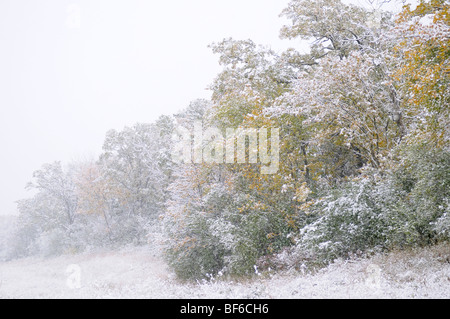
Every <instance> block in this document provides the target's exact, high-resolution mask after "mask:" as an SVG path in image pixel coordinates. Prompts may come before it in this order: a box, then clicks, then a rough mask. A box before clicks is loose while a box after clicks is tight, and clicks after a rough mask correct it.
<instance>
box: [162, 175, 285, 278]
mask: <svg viewBox="0 0 450 319" xmlns="http://www.w3.org/2000/svg"><path fill="white" fill-rule="evenodd" d="M196 169H198V170H199V169H200V168H196ZM203 169H204V168H203ZM188 173H189V169H186V168H185V170H184V172H181V176H179V178H177V180H176V182H175V184H174V185H173V187H172V190H173V193H172V195H173V199H172V200H171V201H170V204H169V209H168V212H167V213H166V214H165V215H164V218H163V222H164V225H165V230H166V234H167V246H166V256H167V260H168V262H169V265H170V266H171V267H172V268H173V269H174V271H175V272H176V274H177V275H178V277H179V278H182V279H202V278H207V277H208V276H211V275H212V276H215V275H217V274H218V273H222V274H224V275H248V274H252V273H254V266H255V265H256V264H257V261H258V259H259V258H260V257H261V256H264V255H267V254H271V253H274V252H277V251H278V250H279V249H280V248H281V247H283V246H285V245H287V244H290V243H291V242H290V241H289V239H287V229H288V227H287V221H286V220H285V218H284V216H283V215H282V214H281V213H279V212H277V211H275V210H273V209H271V208H270V207H260V206H259V205H258V201H257V200H256V199H255V198H253V197H252V196H250V195H248V194H243V193H240V192H237V191H236V189H234V188H233V187H230V186H229V184H228V183H227V182H226V179H227V177H226V176H227V174H228V173H229V172H226V171H225V169H224V168H218V167H216V168H214V169H213V170H212V171H209V172H208V175H207V176H208V177H207V181H208V182H209V183H208V182H206V183H205V182H204V180H200V184H199V185H195V180H193V179H192V178H186V177H189V176H187V175H186V174H188ZM198 174H201V173H200V171H196V172H195V175H198ZM217 176H220V178H217ZM195 178H197V177H195ZM216 178H217V179H216ZM193 183H194V184H193Z"/></svg>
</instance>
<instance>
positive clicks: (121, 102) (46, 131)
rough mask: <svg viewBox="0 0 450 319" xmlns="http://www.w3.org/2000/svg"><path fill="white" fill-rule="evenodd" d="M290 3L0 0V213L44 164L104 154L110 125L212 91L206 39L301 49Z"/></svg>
mask: <svg viewBox="0 0 450 319" xmlns="http://www.w3.org/2000/svg"><path fill="white" fill-rule="evenodd" d="M288 2H289V0H189V1H187V0H171V1H155V0H127V1H125V0H78V1H77V0H72V1H67V0H39V1H37V0H20V1H18V0H1V1H0V150H1V157H0V178H1V179H0V215H1V214H9V213H14V211H15V204H14V202H15V201H16V200H18V199H21V198H24V197H27V193H26V192H25V190H24V186H25V185H26V183H27V182H28V181H30V179H31V176H32V172H33V171H34V170H36V169H39V168H40V167H41V165H42V164H43V163H48V162H53V161H55V160H61V161H62V162H64V163H68V162H70V161H71V160H74V159H78V158H80V157H92V156H97V155H98V154H99V153H100V152H101V147H102V143H103V139H104V136H105V133H106V132H107V131H108V130H110V129H119V130H120V129H122V128H123V127H124V126H125V125H133V124H134V123H136V122H152V121H154V120H155V119H157V118H158V117H159V116H160V115H162V114H173V113H175V112H177V111H178V110H180V109H182V108H184V107H186V106H187V105H188V104H189V102H190V101H192V100H194V99H196V98H208V97H209V95H210V94H209V92H208V91H207V90H206V87H207V86H208V85H209V84H210V83H211V82H212V80H213V78H214V77H215V75H217V73H218V72H219V71H220V66H219V65H218V63H217V59H218V57H217V56H215V55H213V54H212V52H211V50H210V49H209V48H207V45H208V44H210V43H212V42H218V41H221V40H222V39H223V38H225V37H233V38H235V39H249V38H250V39H252V40H253V41H255V42H256V43H261V44H270V45H271V46H272V48H273V49H276V50H282V49H285V48H287V47H288V46H292V45H294V46H295V45H298V47H297V48H300V44H299V42H293V43H292V42H291V43H289V42H287V41H282V40H279V38H278V35H279V30H280V28H281V26H282V25H283V24H284V23H285V22H286V21H285V20H283V19H282V18H279V13H280V12H281V11H282V9H283V8H285V7H286V6H287V4H288ZM78 13H79V14H78Z"/></svg>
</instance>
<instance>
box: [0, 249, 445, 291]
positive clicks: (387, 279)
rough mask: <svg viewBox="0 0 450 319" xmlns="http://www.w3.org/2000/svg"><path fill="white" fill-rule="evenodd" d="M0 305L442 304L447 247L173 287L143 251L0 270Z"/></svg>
mask: <svg viewBox="0 0 450 319" xmlns="http://www.w3.org/2000/svg"><path fill="white" fill-rule="evenodd" d="M0 298H50V299H61V298H63V299H66V298H90V299H91V298H95V299H97V298H118V299H122V298H132V299H133V298H149V299H161V298H164V299H173V298H177V299H178V298H183V299H184V298H188V299H191V298H194V299H203V298H208V299H210V298H212V299H215V298H220V299H230V298H231V299H235V298H238V299H241V298H242V299H246V298H252V299H259V298H263V299H266V298H267V299H270V298H275V299H280V298H283V299H291V298H293V299H296V298H302V299H303V298H355V299H362V298H383V299H385V298H393V299H396V298H420V299H430V298H439V299H449V298H450V245H448V244H442V245H438V246H435V247H433V248H427V249H416V250H407V251H397V252H392V253H390V254H386V255H376V256H374V257H372V258H370V259H355V260H350V261H337V262H335V263H334V264H332V265H330V266H329V267H327V268H325V269H322V270H320V271H318V272H316V273H314V274H311V273H309V274H307V273H305V274H301V273H294V272H291V273H283V274H270V273H269V274H260V275H259V276H258V275H255V278H253V279H248V280H234V281H232V280H223V279H218V280H212V281H208V282H198V283H181V282H179V281H178V280H177V279H176V278H175V276H174V275H173V274H172V273H171V272H170V271H169V270H168V268H167V266H166V264H165V263H164V262H163V260H162V258H161V257H160V256H159V254H158V252H155V251H152V250H151V249H149V248H148V247H143V248H139V249H136V248H130V249H124V250H121V251H120V252H102V253H98V252H97V253H84V254H79V255H66V256H60V257H55V258H51V259H43V258H27V259H21V260H16V261H10V262H5V263H0Z"/></svg>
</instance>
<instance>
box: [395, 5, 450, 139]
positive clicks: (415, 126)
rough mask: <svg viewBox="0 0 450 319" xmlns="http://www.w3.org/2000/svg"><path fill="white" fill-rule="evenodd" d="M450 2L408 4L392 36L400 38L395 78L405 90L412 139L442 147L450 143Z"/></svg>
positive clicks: (405, 102) (405, 104) (396, 38)
mask: <svg viewBox="0 0 450 319" xmlns="http://www.w3.org/2000/svg"><path fill="white" fill-rule="evenodd" d="M449 8H450V5H449V3H448V1H445V0H430V1H424V0H422V1H420V3H419V5H418V6H417V8H416V9H414V10H411V7H410V6H405V7H404V9H403V11H402V13H401V14H400V16H399V18H398V19H397V25H396V27H395V28H394V29H393V30H392V37H393V38H394V39H395V40H396V41H397V43H398V45H397V46H396V48H395V50H396V56H395V58H397V61H399V62H398V63H397V65H396V70H395V73H394V75H395V80H396V81H398V83H399V84H400V85H399V86H400V87H401V89H402V90H403V92H404V95H405V99H404V104H403V108H404V109H405V112H406V113H407V115H408V116H409V117H410V118H411V119H412V120H411V125H410V138H409V139H408V141H409V142H410V143H414V140H422V141H426V142H427V143H433V144H434V145H436V146H438V147H442V146H445V145H448V143H449V132H448V127H450V122H449V118H450V116H449V107H448V105H449V104H450V90H449V83H450V81H449V76H450V68H449V63H450V14H449Z"/></svg>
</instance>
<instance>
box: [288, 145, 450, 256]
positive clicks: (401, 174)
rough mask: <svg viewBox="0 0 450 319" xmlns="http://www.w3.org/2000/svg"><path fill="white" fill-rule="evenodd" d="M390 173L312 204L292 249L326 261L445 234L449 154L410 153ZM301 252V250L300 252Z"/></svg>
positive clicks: (424, 241) (422, 242)
mask: <svg viewBox="0 0 450 319" xmlns="http://www.w3.org/2000/svg"><path fill="white" fill-rule="evenodd" d="M405 159H406V160H405V161H404V162H402V163H401V165H399V166H398V167H397V168H396V169H394V170H393V172H392V173H389V174H385V175H384V177H383V178H378V179H376V180H375V179H374V180H369V179H360V180H359V181H357V182H352V183H350V184H349V185H346V186H342V188H341V189H337V190H333V191H332V194H331V195H328V196H326V197H324V198H322V199H321V200H319V201H317V203H316V204H315V205H314V206H313V208H312V214H313V215H314V216H315V220H314V221H313V222H312V223H310V224H308V225H306V226H305V227H304V228H302V229H301V231H300V234H299V236H298V243H297V247H296V252H297V254H298V255H299V256H302V258H305V259H308V260H313V261H315V262H319V263H327V262H329V261H332V260H334V259H336V258H338V257H347V256H348V255H349V254H357V253H365V252H368V251H371V250H375V249H391V248H393V247H405V246H413V245H429V244H434V243H436V242H437V241H438V240H439V239H440V238H442V237H444V238H445V237H447V238H448V235H449V234H450V231H449V230H450V227H449V226H450V218H449V213H448V211H449V207H448V202H449V198H450V165H449V163H450V156H449V154H448V153H446V152H444V151H438V150H436V151H431V150H426V149H421V150H417V149H415V150H414V151H411V150H410V151H409V154H408V156H405ZM300 252H301V253H300Z"/></svg>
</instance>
